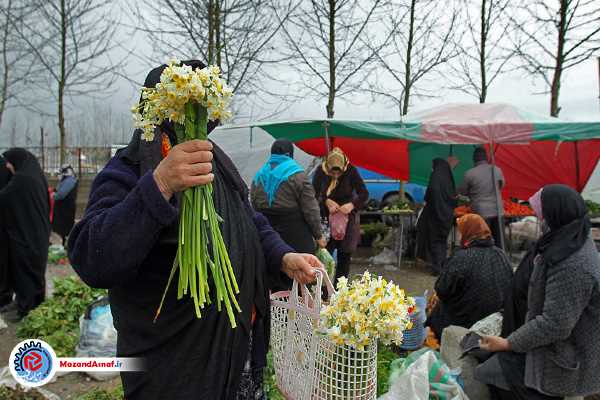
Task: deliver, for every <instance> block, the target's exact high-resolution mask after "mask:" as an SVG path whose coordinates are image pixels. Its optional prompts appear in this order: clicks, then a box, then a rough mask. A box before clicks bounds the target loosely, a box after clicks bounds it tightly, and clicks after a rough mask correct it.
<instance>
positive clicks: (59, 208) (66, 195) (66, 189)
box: [52, 165, 79, 246]
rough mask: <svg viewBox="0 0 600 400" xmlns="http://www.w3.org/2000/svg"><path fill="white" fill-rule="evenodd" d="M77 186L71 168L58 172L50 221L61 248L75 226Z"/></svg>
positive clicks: (66, 167) (65, 167)
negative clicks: (59, 240)
mask: <svg viewBox="0 0 600 400" xmlns="http://www.w3.org/2000/svg"><path fill="white" fill-rule="evenodd" d="M78 184H79V183H78V180H77V176H76V175H75V170H73V167H71V166H70V165H66V166H64V167H63V168H62V169H61V171H60V181H59V182H58V185H57V187H56V192H54V218H53V219H52V230H53V231H54V232H56V233H58V234H59V235H60V237H61V238H62V241H63V246H64V245H65V238H66V237H67V236H68V235H69V232H71V229H72V228H73V225H74V224H75V210H76V209H77V186H78Z"/></svg>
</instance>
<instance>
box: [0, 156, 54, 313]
mask: <svg viewBox="0 0 600 400" xmlns="http://www.w3.org/2000/svg"><path fill="white" fill-rule="evenodd" d="M4 159H5V160H6V165H7V167H8V169H9V170H11V171H12V172H13V176H12V178H11V179H10V181H9V182H8V184H7V185H6V186H5V187H4V189H2V190H0V208H1V209H3V210H5V213H6V214H5V216H6V215H8V218H7V223H6V227H7V230H8V244H9V250H8V251H9V254H10V257H9V259H10V275H11V277H12V280H13V288H14V291H15V294H16V306H17V307H16V308H17V309H16V313H15V314H14V315H10V316H9V317H7V319H8V320H13V321H18V320H20V319H22V318H23V317H24V316H25V315H27V313H29V311H31V310H32V309H34V308H35V307H37V306H38V305H39V304H40V303H41V302H42V301H44V297H45V293H46V280H45V273H46V261H47V259H48V245H49V239H50V201H49V197H48V183H47V182H46V177H45V176H44V173H43V172H42V169H41V167H40V164H39V163H38V161H37V159H36V158H35V156H34V155H33V154H31V153H30V152H28V151H27V150H25V149H21V148H13V149H10V150H8V151H6V152H5V153H4Z"/></svg>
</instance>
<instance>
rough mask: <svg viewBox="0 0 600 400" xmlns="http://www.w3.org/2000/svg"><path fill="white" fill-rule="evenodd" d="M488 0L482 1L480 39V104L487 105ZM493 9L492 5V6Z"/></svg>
mask: <svg viewBox="0 0 600 400" xmlns="http://www.w3.org/2000/svg"><path fill="white" fill-rule="evenodd" d="M485 5H486V0H481V38H480V42H481V43H480V48H479V73H480V75H481V92H480V93H479V102H480V103H482V104H483V103H485V99H486V98H487V89H488V83H487V75H486V69H485V62H486V53H485V52H486V47H485V45H486V42H487V28H486V27H487V24H488V23H489V22H490V21H488V20H487V19H486V14H487V13H486V9H485V8H486V7H485ZM490 7H492V4H490Z"/></svg>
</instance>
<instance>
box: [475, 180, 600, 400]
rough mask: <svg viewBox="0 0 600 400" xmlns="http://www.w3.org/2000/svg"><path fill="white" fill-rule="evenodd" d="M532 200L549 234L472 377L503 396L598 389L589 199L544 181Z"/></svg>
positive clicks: (529, 398) (599, 325)
mask: <svg viewBox="0 0 600 400" xmlns="http://www.w3.org/2000/svg"><path fill="white" fill-rule="evenodd" d="M530 201H531V204H532V205H533V207H534V209H535V210H536V215H537V216H538V218H539V219H540V220H542V223H543V225H544V228H543V230H544V234H543V236H542V237H541V238H540V239H539V240H538V241H537V243H536V244H535V247H534V249H533V251H532V252H530V253H528V255H527V256H526V258H525V259H524V261H523V263H521V266H520V267H519V270H520V271H517V275H516V277H517V278H516V279H519V281H520V282H516V285H515V288H514V289H515V290H514V291H513V292H512V293H509V296H511V297H512V299H513V300H516V301H515V302H514V304H513V305H512V306H511V305H507V307H505V317H504V318H505V322H504V323H503V329H502V330H503V332H502V334H503V337H497V336H485V337H483V339H482V341H481V348H482V349H483V350H487V351H490V352H494V353H496V355H494V356H493V357H492V358H490V359H489V360H487V361H486V362H485V363H484V364H482V365H480V366H479V367H478V368H477V370H476V373H475V377H476V379H478V380H480V381H481V382H484V383H487V384H488V385H490V389H491V390H492V392H493V393H494V395H495V396H496V397H495V398H497V399H500V400H503V399H507V400H508V399H510V400H521V399H523V400H551V399H562V398H563V397H568V396H587V395H592V394H596V393H598V391H600V379H599V374H598V370H599V369H600V346H599V345H598V339H597V338H598V331H599V330H600V258H599V257H598V251H597V250H596V247H595V245H594V242H593V240H592V238H591V236H590V228H591V223H590V219H589V217H588V215H587V211H586V208H585V203H584V201H583V198H582V197H581V195H580V194H579V193H577V192H576V191H575V190H573V189H571V188H570V187H568V186H565V185H548V186H545V187H544V188H543V190H541V191H540V192H538V193H537V194H536V195H535V196H534V197H533V198H532V199H531V200H530ZM528 264H529V265H528ZM525 292H526V293H527V298H526V299H524V298H523V297H524V296H523V294H524V293H525ZM506 311H508V312H506ZM506 321H509V322H510V323H509V324H508V325H507V324H506Z"/></svg>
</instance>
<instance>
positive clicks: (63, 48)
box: [58, 0, 67, 165]
mask: <svg viewBox="0 0 600 400" xmlns="http://www.w3.org/2000/svg"><path fill="white" fill-rule="evenodd" d="M60 25H61V26H60V79H59V81H58V132H59V135H60V164H61V165H63V164H64V163H65V159H66V156H67V148H66V145H67V144H66V132H65V114H64V97H65V83H66V82H65V80H66V63H67V14H66V10H65V0H60Z"/></svg>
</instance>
